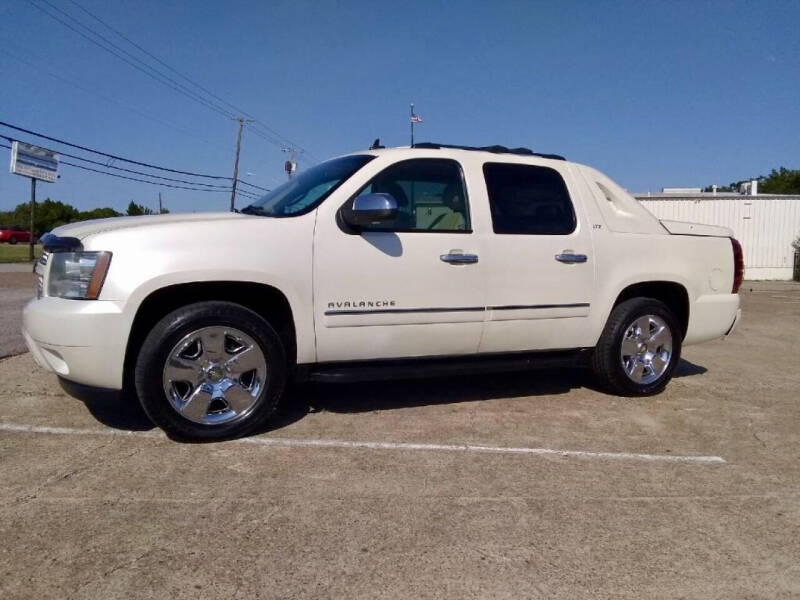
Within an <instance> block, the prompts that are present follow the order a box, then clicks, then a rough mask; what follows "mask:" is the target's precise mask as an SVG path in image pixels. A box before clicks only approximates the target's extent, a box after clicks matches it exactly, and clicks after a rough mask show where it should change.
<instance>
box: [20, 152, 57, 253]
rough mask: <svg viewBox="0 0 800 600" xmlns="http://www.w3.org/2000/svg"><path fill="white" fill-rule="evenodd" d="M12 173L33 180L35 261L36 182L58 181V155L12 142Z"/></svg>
mask: <svg viewBox="0 0 800 600" xmlns="http://www.w3.org/2000/svg"><path fill="white" fill-rule="evenodd" d="M11 172H12V173H14V174H16V175H22V176H23V177H29V178H30V180H31V225H30V238H29V245H28V258H29V259H30V260H31V261H32V260H33V246H34V244H35V243H36V232H35V231H34V216H35V214H36V180H37V179H39V180H41V181H46V182H48V183H53V182H55V180H56V179H58V154H57V153H56V152H53V151H52V150H48V149H47V148H40V147H39V146H34V145H33V144H26V143H25V142H18V141H13V142H11Z"/></svg>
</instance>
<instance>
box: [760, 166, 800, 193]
mask: <svg viewBox="0 0 800 600" xmlns="http://www.w3.org/2000/svg"><path fill="white" fill-rule="evenodd" d="M759 179H760V181H759V183H758V191H759V192H760V193H762V194H800V170H797V169H787V168H786V167H781V168H780V169H778V170H777V171H776V170H775V169H772V171H771V172H770V174H769V175H767V176H766V177H761V178H759Z"/></svg>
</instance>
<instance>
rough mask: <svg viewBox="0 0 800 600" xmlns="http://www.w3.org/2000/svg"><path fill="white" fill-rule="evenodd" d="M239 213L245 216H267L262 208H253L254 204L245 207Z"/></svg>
mask: <svg viewBox="0 0 800 600" xmlns="http://www.w3.org/2000/svg"><path fill="white" fill-rule="evenodd" d="M239 212H240V213H242V214H245V215H265V214H266V213H265V212H264V209H263V208H261V207H260V206H253V205H252V204H251V205H250V206H245V207H244V208H243V209H242V210H240V211H239Z"/></svg>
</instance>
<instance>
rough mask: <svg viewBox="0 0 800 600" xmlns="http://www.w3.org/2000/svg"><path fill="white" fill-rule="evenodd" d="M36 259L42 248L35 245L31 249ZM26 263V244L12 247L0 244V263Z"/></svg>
mask: <svg viewBox="0 0 800 600" xmlns="http://www.w3.org/2000/svg"><path fill="white" fill-rule="evenodd" d="M33 253H34V255H35V256H36V258H39V257H40V256H41V255H42V247H41V245H39V244H36V245H35V246H34V247H33ZM18 262H28V244H23V243H19V244H16V245H14V246H12V245H11V244H0V263H18Z"/></svg>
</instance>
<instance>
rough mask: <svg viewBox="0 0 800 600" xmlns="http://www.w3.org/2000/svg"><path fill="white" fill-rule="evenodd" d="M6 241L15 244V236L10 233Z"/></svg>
mask: <svg viewBox="0 0 800 600" xmlns="http://www.w3.org/2000/svg"><path fill="white" fill-rule="evenodd" d="M8 243H9V244H12V245H13V244H16V243H17V236H15V235H12V236H11V237H10V238H8Z"/></svg>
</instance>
